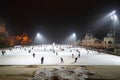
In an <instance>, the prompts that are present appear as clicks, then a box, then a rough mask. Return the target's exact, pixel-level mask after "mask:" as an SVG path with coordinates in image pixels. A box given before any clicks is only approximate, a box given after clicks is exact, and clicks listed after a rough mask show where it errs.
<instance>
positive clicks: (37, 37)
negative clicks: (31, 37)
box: [36, 33, 40, 45]
mask: <svg viewBox="0 0 120 80" xmlns="http://www.w3.org/2000/svg"><path fill="white" fill-rule="evenodd" d="M39 39H40V33H37V36H36V40H37V41H36V42H37V45H38V44H39Z"/></svg>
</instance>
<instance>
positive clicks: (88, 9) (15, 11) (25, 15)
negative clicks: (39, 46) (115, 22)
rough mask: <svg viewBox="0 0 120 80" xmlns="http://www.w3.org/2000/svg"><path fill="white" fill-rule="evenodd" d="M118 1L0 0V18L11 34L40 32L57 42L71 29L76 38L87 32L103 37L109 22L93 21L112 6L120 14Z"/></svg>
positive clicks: (31, 34)
mask: <svg viewBox="0 0 120 80" xmlns="http://www.w3.org/2000/svg"><path fill="white" fill-rule="evenodd" d="M119 5H120V3H119V0H118V1H116V0H113V1H111V0H94V1H93V0H0V22H1V23H2V22H4V23H5V24H6V28H7V30H8V32H9V34H10V35H11V36H13V35H21V34H22V33H23V32H26V33H27V34H28V35H29V36H30V37H31V38H33V37H34V36H35V35H36V33H37V32H40V33H41V34H42V35H44V36H45V37H46V38H47V39H48V40H49V41H50V42H58V43H60V42H61V41H62V40H63V39H65V38H66V37H68V36H69V35H71V34H72V33H73V32H75V33H76V34H77V36H78V39H81V38H83V36H84V35H85V34H86V33H87V32H91V33H93V34H94V35H95V36H97V37H99V38H102V37H103V36H104V35H105V34H106V33H107V32H108V31H110V30H111V28H110V27H109V26H110V25H111V24H110V22H108V23H106V24H105V25H104V26H99V27H98V26H97V25H93V24H94V23H95V21H97V20H99V19H100V18H101V17H102V16H103V15H105V14H108V13H109V12H111V11H112V10H114V9H115V10H117V13H118V14H119V9H120V6H119ZM98 25H99V24H98Z"/></svg>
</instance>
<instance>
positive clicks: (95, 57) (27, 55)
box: [0, 45, 120, 65]
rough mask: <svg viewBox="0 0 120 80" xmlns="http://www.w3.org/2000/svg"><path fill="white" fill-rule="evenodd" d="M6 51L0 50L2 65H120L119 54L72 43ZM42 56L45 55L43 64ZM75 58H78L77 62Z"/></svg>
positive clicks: (0, 63)
mask: <svg viewBox="0 0 120 80" xmlns="http://www.w3.org/2000/svg"><path fill="white" fill-rule="evenodd" d="M4 51H6V52H5V54H4V55H2V50H0V65H120V57H119V56H114V55H110V54H107V53H98V52H97V51H92V50H86V49H85V48H81V47H72V46H70V45H42V46H41V45H39V46H26V47H20V48H11V50H10V49H4ZM33 53H35V57H33ZM72 54H74V56H73V57H72ZM78 54H80V58H79V57H78ZM41 57H44V60H43V64H41ZM60 57H62V58H63V61H64V63H61V59H60ZM75 58H77V61H76V63H75V62H74V61H75Z"/></svg>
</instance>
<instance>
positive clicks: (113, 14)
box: [110, 11, 118, 52]
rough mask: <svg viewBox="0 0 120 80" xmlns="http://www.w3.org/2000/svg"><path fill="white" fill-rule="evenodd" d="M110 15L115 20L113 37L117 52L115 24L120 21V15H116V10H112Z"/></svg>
mask: <svg viewBox="0 0 120 80" xmlns="http://www.w3.org/2000/svg"><path fill="white" fill-rule="evenodd" d="M110 17H111V20H112V21H113V28H114V30H113V31H114V32H113V36H114V38H113V48H114V52H116V51H115V48H116V41H115V39H116V36H115V24H116V22H117V21H118V17H117V15H116V11H113V12H111V13H110Z"/></svg>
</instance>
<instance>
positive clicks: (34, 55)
mask: <svg viewBox="0 0 120 80" xmlns="http://www.w3.org/2000/svg"><path fill="white" fill-rule="evenodd" d="M40 47H44V48H43V50H44V51H46V50H47V48H46V47H47V46H42V45H40V46H38V48H40ZM55 47H56V48H58V49H59V50H60V51H65V49H64V48H62V47H61V46H60V47H58V46H55V45H54V46H53V47H52V48H50V49H49V51H52V52H53V54H55V55H56V56H59V52H58V51H56V50H55V49H54V48H55ZM67 48H68V49H69V50H70V54H72V55H71V58H73V59H74V63H76V62H77V60H78V59H80V56H81V54H80V50H78V49H76V50H74V51H76V52H77V54H78V55H77V56H75V54H74V53H75V52H74V53H73V49H72V48H73V47H70V46H68V47H67ZM33 49H34V46H32V48H31V49H29V50H28V53H32V50H33ZM9 50H10V51H11V50H12V49H11V48H10V49H9ZM20 50H25V51H27V49H26V47H23V48H22V47H20ZM86 50H87V54H89V50H90V49H86ZM1 53H2V56H4V55H5V53H6V51H5V50H2V51H1ZM98 53H100V51H98ZM32 56H33V58H36V54H35V53H32ZM59 58H60V63H61V64H62V63H64V58H62V56H60V57H59ZM43 63H44V56H42V57H41V64H43Z"/></svg>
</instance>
